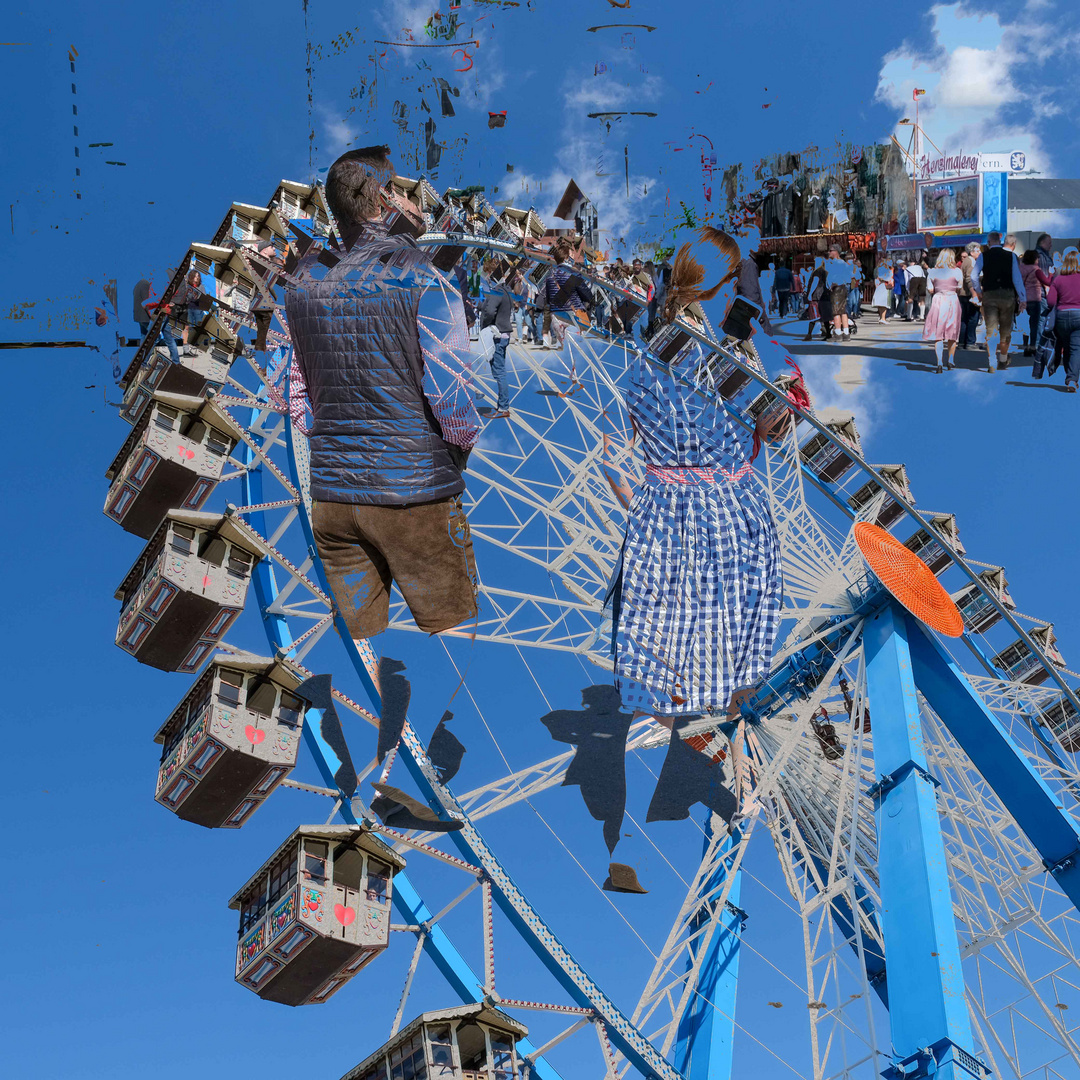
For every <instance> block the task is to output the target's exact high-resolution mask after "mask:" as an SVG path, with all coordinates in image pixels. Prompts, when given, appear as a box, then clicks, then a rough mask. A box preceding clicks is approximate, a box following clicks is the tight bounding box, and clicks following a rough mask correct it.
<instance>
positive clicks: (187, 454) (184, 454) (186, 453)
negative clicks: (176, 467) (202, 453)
mask: <svg viewBox="0 0 1080 1080" xmlns="http://www.w3.org/2000/svg"><path fill="white" fill-rule="evenodd" d="M180 456H181V457H186V458H187V459H188V461H190V460H191V459H192V458H193V457H194V456H195V451H194V450H185V449H184V448H183V447H182V446H181V447H180Z"/></svg>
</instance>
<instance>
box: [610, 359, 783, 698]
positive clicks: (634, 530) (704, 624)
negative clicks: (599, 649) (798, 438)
mask: <svg viewBox="0 0 1080 1080" xmlns="http://www.w3.org/2000/svg"><path fill="white" fill-rule="evenodd" d="M699 358H700V354H698V355H691V356H690V357H688V358H686V359H684V360H683V361H682V362H681V363H680V364H678V365H677V366H676V367H667V368H664V367H656V366H653V365H652V364H650V363H647V362H646V361H645V359H644V356H642V355H640V354H639V356H638V357H637V359H636V360H632V361H631V366H630V371H629V385H628V389H627V394H626V404H627V408H628V410H629V412H630V415H631V417H633V420H634V423H635V425H636V427H637V431H638V437H639V438H640V439H641V442H642V449H643V451H644V455H645V461H646V463H647V464H649V465H652V466H659V467H660V468H659V469H657V468H653V469H651V470H650V472H651V473H652V474H653V475H647V476H646V479H645V482H644V483H643V484H642V485H641V487H640V488H639V489H638V491H637V493H636V494H635V496H634V500H633V502H631V504H630V507H629V513H628V521H627V530H626V543H625V546H624V549H623V569H622V588H621V596H620V600H619V610H618V618H617V623H616V629H615V635H614V641H615V676H616V686H617V687H618V688H619V691H620V693H621V695H622V700H623V704H624V705H625V706H626V707H627V708H633V709H641V710H642V711H644V712H648V713H651V714H653V715H661V716H685V715H689V714H695V713H702V712H705V711H710V710H711V711H714V712H725V711H726V710H727V707H728V703H729V701H730V699H731V695H732V694H733V693H734V692H735V691H736V690H739V689H742V688H743V687H748V686H752V685H754V684H755V683H756V682H757V681H758V680H760V679H761V678H762V677H763V676H764V675H765V674H767V672H768V670H769V663H770V660H771V658H772V651H773V644H774V642H775V640H776V632H777V627H778V623H779V618H780V605H781V598H782V591H783V585H782V574H781V563H780V545H779V540H778V538H777V535H776V527H775V525H774V524H773V521H772V516H771V515H770V513H769V506H768V501H767V499H766V495H765V492H764V490H763V488H762V486H761V483H760V481H759V480H758V478H757V476H756V475H755V474H754V472H753V469H752V467H751V466H750V464H749V463H748V461H747V454H746V451H745V449H744V447H743V443H742V441H741V440H740V438H739V435H738V432H737V429H736V428H735V426H734V425H733V423H732V421H731V419H730V418H729V417H728V414H727V412H726V410H725V409H724V406H723V403H722V401H721V400H720V399H718V398H715V397H706V396H705V395H703V394H699V393H697V392H695V391H694V390H692V389H691V388H690V387H687V386H684V385H682V384H681V383H679V382H678V381H677V378H676V375H677V374H679V373H681V374H682V375H683V377H684V378H685V377H686V375H687V374H688V373H689V372H691V371H693V370H694V368H695V367H696V366H697V362H698V360H699ZM747 438H749V436H747ZM690 467H693V468H694V469H696V470H699V471H698V472H697V473H693V472H691V471H690ZM665 468H666V470H667V471H665ZM672 469H678V470H680V471H679V472H672V471H671V470H672ZM710 472H711V473H713V474H714V475H715V481H713V480H709V479H707V478H706V477H708V475H709V474H710ZM675 477H682V478H684V479H691V480H693V481H695V482H689V483H687V482H671V480H672V479H673V478H675Z"/></svg>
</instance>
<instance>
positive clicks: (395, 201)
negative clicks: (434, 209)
mask: <svg viewBox="0 0 1080 1080" xmlns="http://www.w3.org/2000/svg"><path fill="white" fill-rule="evenodd" d="M381 204H382V217H383V222H384V223H385V225H386V226H387V234H388V235H389V236H399V235H401V234H404V235H406V236H412V237H417V236H422V235H423V234H424V233H425V232H426V231H427V228H426V223H425V221H424V215H423V213H422V211H421V210H420V207H419V206H416V205H415V204H414V203H413V202H411V201H410V199H409V198H408V196H407V195H406V194H405V193H404V192H403V191H401V190H400V189H399V188H398V187H397V184H396V178H395V180H391V181H388V182H387V184H386V186H385V187H384V188H383V191H382V199H381Z"/></svg>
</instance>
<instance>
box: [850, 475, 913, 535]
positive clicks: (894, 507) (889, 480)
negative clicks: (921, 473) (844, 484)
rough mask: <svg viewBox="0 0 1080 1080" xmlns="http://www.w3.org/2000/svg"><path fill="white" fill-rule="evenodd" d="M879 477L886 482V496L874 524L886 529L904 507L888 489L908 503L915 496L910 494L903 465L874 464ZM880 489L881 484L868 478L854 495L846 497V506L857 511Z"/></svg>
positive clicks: (911, 501) (899, 515)
mask: <svg viewBox="0 0 1080 1080" xmlns="http://www.w3.org/2000/svg"><path fill="white" fill-rule="evenodd" d="M874 468H876V469H877V471H878V473H879V474H880V475H881V478H882V479H883V480H884V481H885V483H886V485H887V486H886V489H885V490H886V496H885V499H884V501H883V502H882V504H881V508H880V509H879V510H878V513H877V517H875V518H874V524H875V525H880V526H881V527H882V528H883V529H887V528H888V527H889V526H890V525H891V524H892V523H893V522H894V521H896V520H897V518H899V517H901V516H902V515H903V513H904V508H903V507H902V506H901V505H900V504H899V503H898V502H897V501H896V500H895V499H894V498H893V497H892V495H891V494H888V492H889V491H890V489H891V490H892V491H895V492H897V493H898V494H900V495H902V496H903V497H904V498H905V499H907V501H908V502H909V503H914V501H915V498H914V496H913V495H912V494H911V486H910V485H909V484H908V477H907V469H906V468H905V467H904V466H903V465H875V466H874ZM881 490H882V487H881V485H880V484H879V483H878V482H877V481H876V480H868V481H867V482H866V483H865V484H863V486H862V487H861V488H859V490H858V491H856V492H855V494H854V495H852V496H851V498H850V499H848V506H850V507H851V509H852V510H854V511H856V512H858V511H859V510H861V509H862V508H863V507H864V506H868V505H869V503H870V501H871V500H872V499H873V498H874V497H875V496H876V495H877V494H878V493H879V492H880V491H881Z"/></svg>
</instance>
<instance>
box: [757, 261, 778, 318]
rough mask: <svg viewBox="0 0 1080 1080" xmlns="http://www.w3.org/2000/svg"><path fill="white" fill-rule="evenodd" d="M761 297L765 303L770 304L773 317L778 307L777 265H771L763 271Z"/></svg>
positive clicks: (769, 310)
mask: <svg viewBox="0 0 1080 1080" xmlns="http://www.w3.org/2000/svg"><path fill="white" fill-rule="evenodd" d="M761 295H762V296H763V297H764V298H765V302H766V304H768V312H769V314H770V315H771V314H772V313H773V312H774V311H776V310H777V307H778V301H777V299H776V263H772V262H771V263H769V266H768V269H766V270H764V271H762V274H761Z"/></svg>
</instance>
